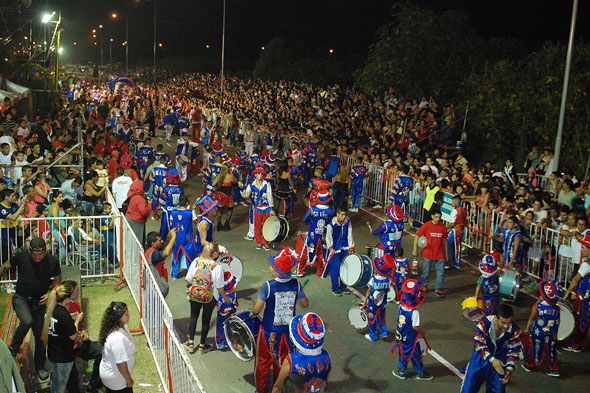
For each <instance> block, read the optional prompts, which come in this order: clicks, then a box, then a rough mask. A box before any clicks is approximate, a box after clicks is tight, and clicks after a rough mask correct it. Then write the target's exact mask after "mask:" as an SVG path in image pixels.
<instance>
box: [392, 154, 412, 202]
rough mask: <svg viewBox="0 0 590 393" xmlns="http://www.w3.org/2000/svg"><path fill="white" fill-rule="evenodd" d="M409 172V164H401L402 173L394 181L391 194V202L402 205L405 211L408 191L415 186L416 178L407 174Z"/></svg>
mask: <svg viewBox="0 0 590 393" xmlns="http://www.w3.org/2000/svg"><path fill="white" fill-rule="evenodd" d="M408 172H409V168H408V166H407V165H405V164H402V165H401V173H400V174H399V176H398V177H397V179H395V182H393V189H392V190H391V193H390V195H389V203H391V204H393V205H398V206H401V207H402V208H403V209H404V211H405V209H406V203H407V202H408V193H409V192H410V190H411V189H412V187H413V186H414V180H413V179H412V178H411V177H410V176H408V175H406V173H408Z"/></svg>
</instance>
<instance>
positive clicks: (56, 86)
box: [41, 11, 61, 90]
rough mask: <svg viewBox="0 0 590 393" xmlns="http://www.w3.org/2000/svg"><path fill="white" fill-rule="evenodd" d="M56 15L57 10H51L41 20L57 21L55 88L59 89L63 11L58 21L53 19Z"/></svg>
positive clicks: (45, 22)
mask: <svg viewBox="0 0 590 393" xmlns="http://www.w3.org/2000/svg"><path fill="white" fill-rule="evenodd" d="M54 16H55V11H53V12H51V14H50V13H48V12H47V13H45V14H44V15H43V17H42V18H41V22H43V24H48V23H55V31H54V33H53V35H54V36H55V35H56V34H57V45H56V49H57V50H56V52H55V90H59V54H60V47H59V40H60V38H61V29H60V24H61V12H60V13H59V14H58V18H57V21H52V20H51V19H52V18H53V17H54ZM51 42H53V38H52V39H51ZM46 60H47V58H46Z"/></svg>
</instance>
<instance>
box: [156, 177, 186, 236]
mask: <svg viewBox="0 0 590 393" xmlns="http://www.w3.org/2000/svg"><path fill="white" fill-rule="evenodd" d="M179 183H180V178H179V177H178V172H177V171H176V169H174V168H172V169H170V170H169V171H168V174H167V175H166V177H165V179H164V188H163V189H162V191H161V192H160V196H159V198H158V204H159V205H160V206H161V207H162V221H161V223H160V236H161V237H162V239H166V236H168V231H169V230H170V216H169V213H170V212H171V211H172V210H174V209H176V208H177V207H178V201H179V198H180V197H181V196H182V195H184V189H183V188H182V187H180V186H179V185H178V184H179Z"/></svg>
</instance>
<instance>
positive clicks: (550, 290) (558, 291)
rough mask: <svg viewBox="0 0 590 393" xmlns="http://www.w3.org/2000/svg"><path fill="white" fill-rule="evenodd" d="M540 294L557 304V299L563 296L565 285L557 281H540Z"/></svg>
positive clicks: (548, 301)
mask: <svg viewBox="0 0 590 393" xmlns="http://www.w3.org/2000/svg"><path fill="white" fill-rule="evenodd" d="M539 295H541V298H542V299H543V300H545V301H546V302H547V303H549V304H551V305H552V306H555V305H556V304H557V300H559V298H560V297H561V296H563V287H562V286H561V284H560V283H559V282H557V281H541V282H540V283H539Z"/></svg>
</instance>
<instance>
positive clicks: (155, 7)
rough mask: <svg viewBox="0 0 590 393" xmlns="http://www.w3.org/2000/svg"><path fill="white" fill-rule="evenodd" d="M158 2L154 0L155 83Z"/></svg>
mask: <svg viewBox="0 0 590 393" xmlns="http://www.w3.org/2000/svg"><path fill="white" fill-rule="evenodd" d="M157 9H158V7H157V0H154V82H155V81H156V26H157V25H156V10H157Z"/></svg>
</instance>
